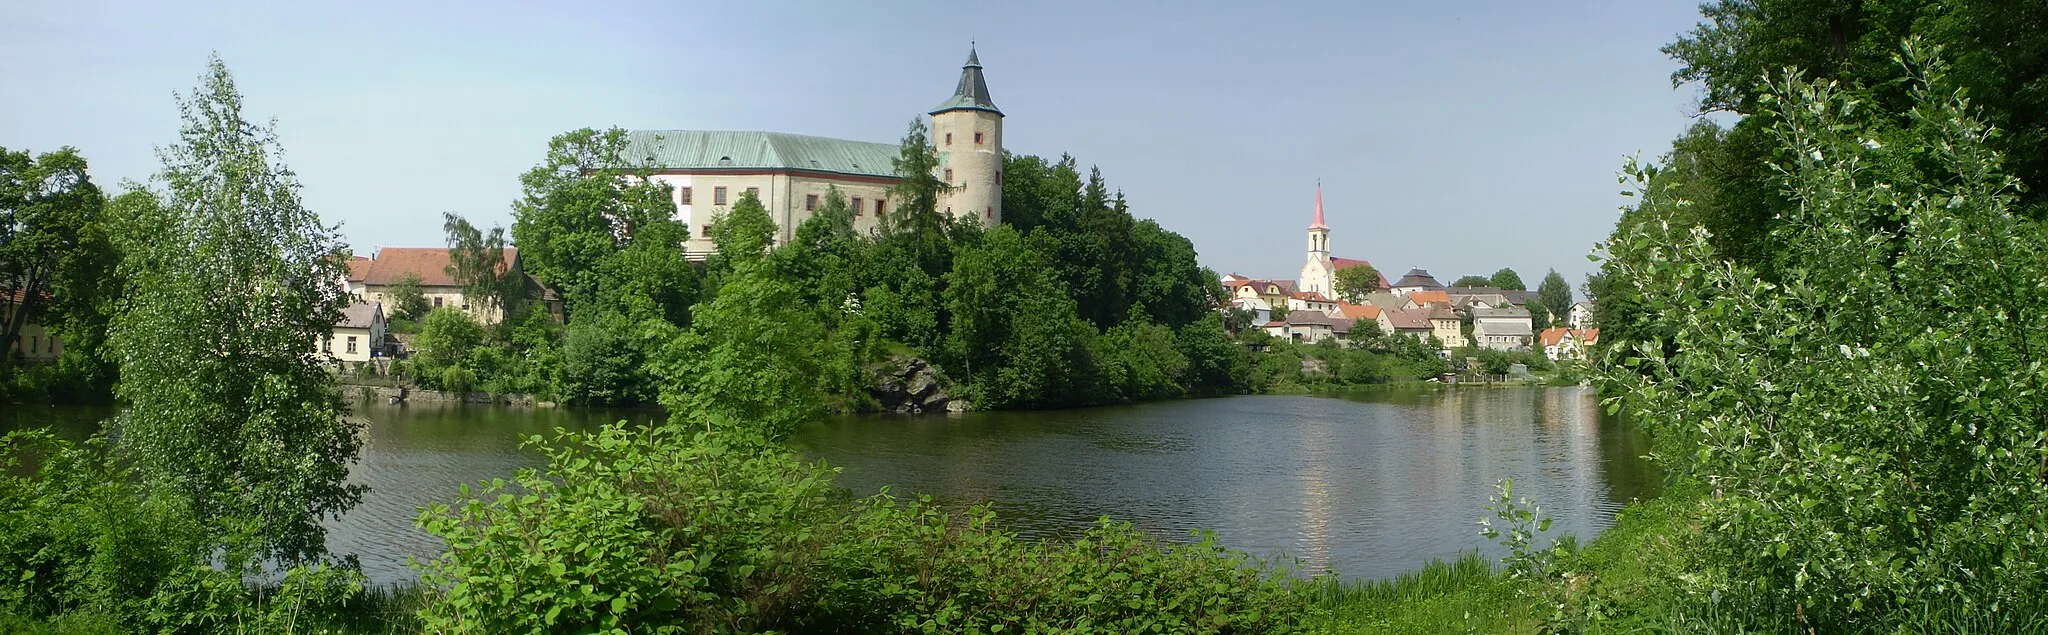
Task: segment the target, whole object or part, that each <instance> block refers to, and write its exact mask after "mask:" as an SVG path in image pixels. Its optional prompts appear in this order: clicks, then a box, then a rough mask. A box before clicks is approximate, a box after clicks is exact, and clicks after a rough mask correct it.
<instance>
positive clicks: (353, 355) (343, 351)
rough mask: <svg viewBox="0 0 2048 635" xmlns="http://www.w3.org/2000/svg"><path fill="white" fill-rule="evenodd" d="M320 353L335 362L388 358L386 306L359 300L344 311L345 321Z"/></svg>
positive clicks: (321, 345)
mask: <svg viewBox="0 0 2048 635" xmlns="http://www.w3.org/2000/svg"><path fill="white" fill-rule="evenodd" d="M320 354H321V355H322V356H325V357H326V358H327V359H329V360H331V361H337V362H353V363H361V362H367V361H370V360H371V359H372V358H378V357H385V356H387V355H386V352H385V348H384V305H382V304H379V303H377V302H372V301H368V300H356V301H355V302H353V303H351V304H349V306H348V308H346V309H342V312H341V322H340V323H337V324H335V325H334V331H333V332H332V333H329V334H328V336H327V339H325V340H321V342H320Z"/></svg>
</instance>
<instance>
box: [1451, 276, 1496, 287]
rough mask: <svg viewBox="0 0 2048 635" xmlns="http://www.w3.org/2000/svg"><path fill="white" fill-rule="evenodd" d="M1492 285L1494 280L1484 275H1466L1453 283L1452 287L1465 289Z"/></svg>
mask: <svg viewBox="0 0 2048 635" xmlns="http://www.w3.org/2000/svg"><path fill="white" fill-rule="evenodd" d="M1491 286H1493V281H1492V280H1488V279H1486V277H1484V276H1465V277H1463V278H1459V279H1458V281H1457V282H1453V283H1451V287H1452V288H1465V289H1471V288H1478V287H1491Z"/></svg>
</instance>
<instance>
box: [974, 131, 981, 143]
mask: <svg viewBox="0 0 2048 635" xmlns="http://www.w3.org/2000/svg"><path fill="white" fill-rule="evenodd" d="M974 145H981V133H979V132H977V133H974Z"/></svg>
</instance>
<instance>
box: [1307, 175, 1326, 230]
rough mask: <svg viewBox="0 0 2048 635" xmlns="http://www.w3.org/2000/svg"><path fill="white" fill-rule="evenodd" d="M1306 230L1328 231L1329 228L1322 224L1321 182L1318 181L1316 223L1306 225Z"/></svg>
mask: <svg viewBox="0 0 2048 635" xmlns="http://www.w3.org/2000/svg"><path fill="white" fill-rule="evenodd" d="M1308 228H1309V229H1329V228H1330V226H1329V225H1325V224H1323V182H1322V181H1320V180H1318V181H1316V222H1313V223H1309V225H1308Z"/></svg>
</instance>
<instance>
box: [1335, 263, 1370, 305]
mask: <svg viewBox="0 0 2048 635" xmlns="http://www.w3.org/2000/svg"><path fill="white" fill-rule="evenodd" d="M1336 286H1337V288H1336V289H1335V291H1336V292H1337V299H1339V300H1343V301H1346V302H1351V303H1353V304H1364V303H1365V299H1366V296H1369V295H1372V294H1373V292H1376V291H1379V290H1380V270H1378V269H1374V268H1373V267H1372V265H1356V266H1351V267H1345V268H1343V269H1338V270H1337V280H1336Z"/></svg>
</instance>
